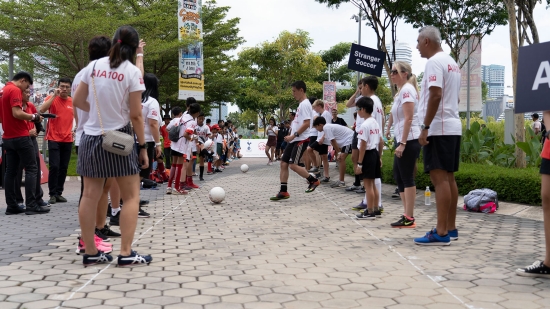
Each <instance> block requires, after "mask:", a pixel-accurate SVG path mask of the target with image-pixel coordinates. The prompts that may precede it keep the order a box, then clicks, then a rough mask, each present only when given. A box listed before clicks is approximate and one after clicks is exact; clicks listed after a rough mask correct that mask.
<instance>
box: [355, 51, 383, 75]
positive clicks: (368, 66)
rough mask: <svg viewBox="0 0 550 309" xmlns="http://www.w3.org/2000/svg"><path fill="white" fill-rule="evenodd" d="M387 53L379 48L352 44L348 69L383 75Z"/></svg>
mask: <svg viewBox="0 0 550 309" xmlns="http://www.w3.org/2000/svg"><path fill="white" fill-rule="evenodd" d="M385 60H386V53H385V52H383V51H379V50H377V49H372V48H368V47H365V46H361V45H357V44H351V51H350V55H349V62H348V69H350V70H353V71H359V72H362V73H367V74H370V75H374V76H378V77H380V76H382V70H383V69H384V61H385Z"/></svg>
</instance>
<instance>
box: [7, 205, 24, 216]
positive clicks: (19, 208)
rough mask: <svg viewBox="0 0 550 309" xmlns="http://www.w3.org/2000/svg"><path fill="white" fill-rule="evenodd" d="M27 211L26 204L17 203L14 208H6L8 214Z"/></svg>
mask: <svg viewBox="0 0 550 309" xmlns="http://www.w3.org/2000/svg"><path fill="white" fill-rule="evenodd" d="M24 212H25V205H21V204H19V205H17V207H14V208H10V207H8V208H6V215H7V216H9V215H17V214H22V213H24Z"/></svg>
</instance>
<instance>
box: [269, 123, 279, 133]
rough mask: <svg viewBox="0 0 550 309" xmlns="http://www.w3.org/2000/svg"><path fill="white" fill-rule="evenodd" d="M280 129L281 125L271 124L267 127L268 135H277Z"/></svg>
mask: <svg viewBox="0 0 550 309" xmlns="http://www.w3.org/2000/svg"><path fill="white" fill-rule="evenodd" d="M278 131H279V127H278V126H272V125H269V126H268V127H267V135H268V136H277V132H278Z"/></svg>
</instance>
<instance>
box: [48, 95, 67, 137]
mask: <svg viewBox="0 0 550 309" xmlns="http://www.w3.org/2000/svg"><path fill="white" fill-rule="evenodd" d="M49 99H50V97H47V98H46V99H45V101H48V100H49ZM49 112H50V113H52V114H55V115H57V117H55V118H52V119H49V120H48V127H47V129H46V139H47V140H49V141H54V142H61V143H71V142H72V141H73V124H74V111H73V99H72V98H71V97H67V98H66V99H63V98H62V97H59V96H58V97H55V98H54V99H53V102H52V105H50V108H49Z"/></svg>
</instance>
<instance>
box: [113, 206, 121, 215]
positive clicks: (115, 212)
mask: <svg viewBox="0 0 550 309" xmlns="http://www.w3.org/2000/svg"><path fill="white" fill-rule="evenodd" d="M119 211H120V207H119V208H112V207H111V216H116V215H117V214H118V212H119Z"/></svg>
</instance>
